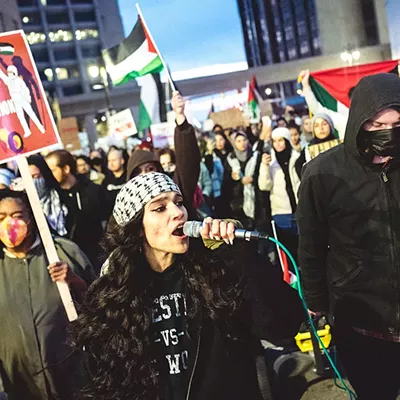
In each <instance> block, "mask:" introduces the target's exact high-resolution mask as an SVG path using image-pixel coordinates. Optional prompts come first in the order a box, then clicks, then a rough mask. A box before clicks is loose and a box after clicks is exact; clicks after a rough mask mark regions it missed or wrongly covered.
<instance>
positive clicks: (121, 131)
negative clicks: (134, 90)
mask: <svg viewBox="0 0 400 400" xmlns="http://www.w3.org/2000/svg"><path fill="white" fill-rule="evenodd" d="M110 131H111V135H112V136H114V137H115V138H118V139H126V138H127V137H129V136H133V135H136V134H137V128H136V124H135V121H134V120H133V116H132V112H131V110H130V109H129V108H127V109H126V110H122V111H120V112H119V113H117V114H114V115H111V116H110Z"/></svg>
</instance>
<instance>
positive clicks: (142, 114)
mask: <svg viewBox="0 0 400 400" xmlns="http://www.w3.org/2000/svg"><path fill="white" fill-rule="evenodd" d="M151 122H152V121H151V118H150V115H149V113H148V112H147V109H146V107H145V106H144V104H143V102H142V101H140V106H139V124H138V125H139V126H138V130H139V131H144V130H145V129H147V128H150V125H151Z"/></svg>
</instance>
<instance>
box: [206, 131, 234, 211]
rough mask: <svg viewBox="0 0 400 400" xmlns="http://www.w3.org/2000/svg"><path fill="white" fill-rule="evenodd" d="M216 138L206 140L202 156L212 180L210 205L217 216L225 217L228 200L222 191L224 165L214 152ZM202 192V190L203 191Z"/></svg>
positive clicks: (227, 209)
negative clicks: (205, 148)
mask: <svg viewBox="0 0 400 400" xmlns="http://www.w3.org/2000/svg"><path fill="white" fill-rule="evenodd" d="M215 146H216V140H215V137H214V138H210V139H208V140H207V152H206V154H205V155H204V157H203V163H204V165H205V166H206V167H207V170H208V172H209V174H210V177H211V181H212V205H213V207H214V211H215V215H216V216H217V217H218V218H227V217H228V215H229V206H228V202H227V201H228V200H227V199H226V196H225V193H224V187H223V183H224V166H223V163H222V160H221V159H220V158H219V157H218V155H217V152H216V148H215ZM203 194H204V192H203Z"/></svg>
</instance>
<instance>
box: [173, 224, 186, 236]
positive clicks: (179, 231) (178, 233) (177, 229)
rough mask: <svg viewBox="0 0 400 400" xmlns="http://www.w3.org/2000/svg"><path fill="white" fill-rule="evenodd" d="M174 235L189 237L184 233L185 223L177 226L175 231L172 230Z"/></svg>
mask: <svg viewBox="0 0 400 400" xmlns="http://www.w3.org/2000/svg"><path fill="white" fill-rule="evenodd" d="M172 235H173V236H177V237H179V238H181V239H185V238H187V236H186V235H185V234H184V233H183V224H182V225H181V226H179V227H178V228H176V229H175V230H174V231H173V232H172Z"/></svg>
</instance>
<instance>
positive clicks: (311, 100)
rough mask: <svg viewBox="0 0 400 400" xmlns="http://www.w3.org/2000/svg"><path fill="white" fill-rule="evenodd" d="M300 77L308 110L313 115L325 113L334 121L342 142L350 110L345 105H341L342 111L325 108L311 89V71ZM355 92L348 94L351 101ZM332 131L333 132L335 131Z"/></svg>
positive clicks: (303, 72) (351, 91)
mask: <svg viewBox="0 0 400 400" xmlns="http://www.w3.org/2000/svg"><path fill="white" fill-rule="evenodd" d="M299 76H300V77H301V79H302V80H301V84H302V86H303V90H302V96H304V99H305V101H306V103H307V106H308V109H309V110H310V113H312V114H313V115H316V114H319V113H323V114H325V115H328V116H329V118H330V119H331V121H332V126H333V127H334V129H336V131H337V132H338V136H339V137H338V138H339V139H340V140H343V139H344V135H345V132H346V124H347V120H348V118H349V109H348V108H347V107H346V106H344V105H343V104H341V103H339V108H340V111H339V110H338V111H339V112H338V111H333V110H331V109H329V108H327V107H324V106H323V105H322V104H321V103H320V102H319V101H318V99H317V98H316V97H315V94H314V92H313V91H312V89H311V86H310V71H309V70H304V71H301V72H300V74H299ZM353 90H354V88H353V89H352V90H350V91H349V93H348V96H349V99H350V100H351V96H352V93H353ZM334 129H332V132H333V130H334Z"/></svg>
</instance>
